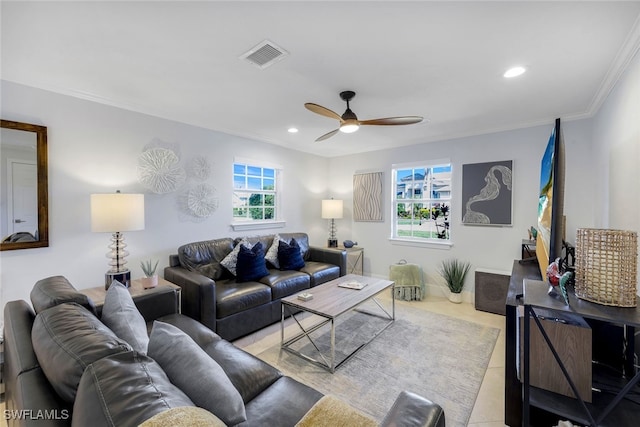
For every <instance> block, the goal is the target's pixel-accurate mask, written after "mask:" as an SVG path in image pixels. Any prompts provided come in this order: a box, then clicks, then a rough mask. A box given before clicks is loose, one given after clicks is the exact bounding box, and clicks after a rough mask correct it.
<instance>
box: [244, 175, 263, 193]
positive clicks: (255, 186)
mask: <svg viewBox="0 0 640 427" xmlns="http://www.w3.org/2000/svg"><path fill="white" fill-rule="evenodd" d="M247 184H248V186H247V188H248V189H249V190H262V180H261V179H260V178H251V177H249V178H248V179H247Z"/></svg>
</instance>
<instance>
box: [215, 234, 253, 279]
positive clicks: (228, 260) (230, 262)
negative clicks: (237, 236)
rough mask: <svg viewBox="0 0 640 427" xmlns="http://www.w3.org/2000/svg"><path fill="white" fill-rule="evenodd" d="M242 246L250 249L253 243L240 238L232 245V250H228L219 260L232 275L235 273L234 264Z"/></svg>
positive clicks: (236, 262) (235, 264)
mask: <svg viewBox="0 0 640 427" xmlns="http://www.w3.org/2000/svg"><path fill="white" fill-rule="evenodd" d="M243 246H244V247H245V248H247V249H251V247H252V246H253V245H252V244H251V243H249V241H248V240H246V239H242V240H241V241H240V242H238V243H237V244H236V245H235V246H234V248H233V250H232V251H231V252H229V253H228V254H227V256H226V257H224V259H223V260H222V261H220V264H221V265H222V266H223V267H224V268H226V269H227V270H229V272H230V273H231V274H233V275H234V276H235V275H236V266H237V264H238V253H240V248H241V247H243Z"/></svg>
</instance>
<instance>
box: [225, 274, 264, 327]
mask: <svg viewBox="0 0 640 427" xmlns="http://www.w3.org/2000/svg"><path fill="white" fill-rule="evenodd" d="M270 302H271V288H270V287H269V286H267V285H265V284H262V283H258V282H244V283H236V281H235V280H225V281H219V282H216V317H217V318H218V319H221V318H223V317H227V316H230V315H232V314H236V313H239V312H241V311H245V310H249V309H251V308H254V307H258V306H260V305H263V304H267V303H270Z"/></svg>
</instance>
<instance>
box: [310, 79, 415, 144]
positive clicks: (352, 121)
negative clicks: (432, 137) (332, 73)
mask: <svg viewBox="0 0 640 427" xmlns="http://www.w3.org/2000/svg"><path fill="white" fill-rule="evenodd" d="M354 96H356V93H355V92H354V91H351V90H345V91H344V92H340V98H342V100H343V101H345V102H346V103H347V109H346V111H345V112H344V113H343V114H342V116H340V115H339V114H338V113H335V112H334V111H331V110H329V109H328V108H325V107H323V106H321V105H318V104H314V103H311V102H307V103H306V104H304V106H305V107H306V109H307V110H309V111H313V112H314V113H316V114H320V115H321V116H326V117H329V118H332V119H336V120H338V121H339V122H340V127H339V128H338V129H335V130H332V131H331V132H329V133H325V134H324V135H322V136H321V137H319V138H318V139H316V142H319V141H324V140H325V139H328V138H331V137H332V136H333V135H335V134H336V133H338V131H340V132H344V133H352V132H355V131H357V130H358V129H359V128H360V126H366V125H376V126H397V125H412V124H414V123H420V122H421V121H422V117H420V116H404V117H385V118H383V119H372V120H358V117H357V116H356V115H355V113H354V112H353V111H351V108H349V101H351V100H352V99H353V97H354Z"/></svg>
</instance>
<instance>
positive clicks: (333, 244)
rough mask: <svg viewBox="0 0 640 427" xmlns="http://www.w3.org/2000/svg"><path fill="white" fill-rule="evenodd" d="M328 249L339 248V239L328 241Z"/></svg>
mask: <svg viewBox="0 0 640 427" xmlns="http://www.w3.org/2000/svg"><path fill="white" fill-rule="evenodd" d="M327 247H329V248H337V247H338V239H329V240H327Z"/></svg>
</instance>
